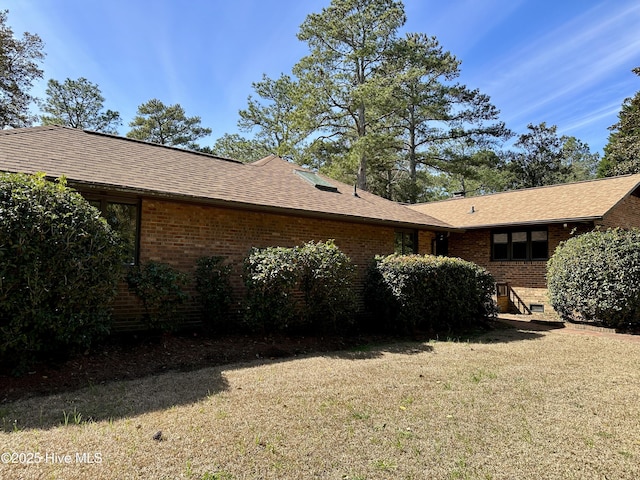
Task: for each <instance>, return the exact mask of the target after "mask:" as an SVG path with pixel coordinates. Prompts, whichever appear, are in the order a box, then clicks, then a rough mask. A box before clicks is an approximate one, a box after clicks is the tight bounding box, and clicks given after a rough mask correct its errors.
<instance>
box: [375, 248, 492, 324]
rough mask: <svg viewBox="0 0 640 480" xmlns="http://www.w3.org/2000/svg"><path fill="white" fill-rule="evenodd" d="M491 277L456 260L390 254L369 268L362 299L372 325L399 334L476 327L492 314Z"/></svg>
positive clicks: (466, 263) (477, 268) (429, 256)
mask: <svg viewBox="0 0 640 480" xmlns="http://www.w3.org/2000/svg"><path fill="white" fill-rule="evenodd" d="M494 291H495V281H494V279H493V277H492V276H491V274H489V273H488V272H487V271H486V270H484V269H483V268H481V267H479V266H478V265H476V264H474V263H471V262H466V261H464V260H460V259H458V258H448V257H436V256H431V255H427V256H421V255H390V256H388V257H378V258H376V260H375V262H374V264H373V265H372V266H371V268H370V269H369V274H368V277H367V284H366V287H365V303H366V305H367V308H368V310H369V312H370V314H371V317H372V318H373V319H374V320H373V321H374V325H375V326H377V327H378V328H382V329H384V330H391V331H399V332H413V331H415V330H416V329H417V330H438V331H443V330H451V329H461V328H468V327H474V326H478V325H480V324H481V323H483V322H485V321H486V320H487V319H489V318H492V317H493V316H495V313H496V307H495V303H494V301H493V292H494Z"/></svg>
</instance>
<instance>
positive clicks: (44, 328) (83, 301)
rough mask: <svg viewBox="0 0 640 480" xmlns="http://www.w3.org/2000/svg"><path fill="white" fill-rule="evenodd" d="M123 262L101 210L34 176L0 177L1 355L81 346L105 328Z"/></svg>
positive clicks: (31, 355) (30, 355) (18, 359)
mask: <svg viewBox="0 0 640 480" xmlns="http://www.w3.org/2000/svg"><path fill="white" fill-rule="evenodd" d="M121 266H122V248H121V243H120V240H119V239H118V237H117V235H116V234H115V232H113V230H112V229H111V228H110V227H109V225H108V224H107V222H106V221H105V220H104V219H103V218H101V217H100V212H99V211H98V210H97V209H95V208H94V207H92V206H91V205H89V203H88V202H87V201H85V200H84V199H83V198H82V196H80V195H79V194H78V193H76V192H73V191H72V190H71V189H69V188H68V187H66V185H65V182H64V179H61V180H58V181H57V182H56V183H54V182H49V181H47V180H45V178H44V174H39V175H36V176H27V175H2V176H0V358H2V357H4V359H5V360H8V359H10V358H11V359H13V360H14V361H15V363H16V364H18V363H21V364H23V365H27V364H28V363H30V362H32V361H33V360H34V359H35V357H36V356H37V355H38V354H39V353H50V352H60V351H64V350H65V349H68V350H73V349H74V348H86V347H88V346H89V345H90V344H91V342H92V341H93V340H94V339H95V338H96V337H98V336H99V335H102V334H105V333H107V332H108V330H109V326H110V315H109V303H110V301H111V299H112V298H113V296H114V295H115V293H116V286H117V283H118V281H119V280H120V278H121V277H120V274H121Z"/></svg>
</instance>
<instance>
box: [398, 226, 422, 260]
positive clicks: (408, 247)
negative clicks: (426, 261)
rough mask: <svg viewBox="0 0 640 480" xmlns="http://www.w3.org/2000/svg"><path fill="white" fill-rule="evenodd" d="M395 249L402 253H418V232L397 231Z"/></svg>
mask: <svg viewBox="0 0 640 480" xmlns="http://www.w3.org/2000/svg"><path fill="white" fill-rule="evenodd" d="M394 251H395V253H400V254H402V255H409V254H412V253H418V232H417V231H415V230H413V231H412V230H407V231H397V232H396V241H395V249H394Z"/></svg>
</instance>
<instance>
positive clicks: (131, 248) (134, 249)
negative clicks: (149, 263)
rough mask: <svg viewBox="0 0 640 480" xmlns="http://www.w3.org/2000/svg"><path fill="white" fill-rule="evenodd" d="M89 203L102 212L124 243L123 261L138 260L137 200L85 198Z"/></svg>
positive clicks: (134, 261) (132, 262)
mask: <svg viewBox="0 0 640 480" xmlns="http://www.w3.org/2000/svg"><path fill="white" fill-rule="evenodd" d="M87 200H88V201H89V203H90V204H91V205H93V206H94V207H96V208H97V209H98V210H100V211H101V212H102V216H103V217H104V218H105V220H107V222H108V223H109V225H110V226H111V228H113V229H114V230H115V231H116V232H118V235H120V238H121V239H122V241H123V243H124V249H125V263H128V264H131V265H134V264H136V263H137V261H138V223H139V222H138V211H139V209H138V202H137V200H123V199H116V198H109V197H106V198H93V197H89V196H88V198H87Z"/></svg>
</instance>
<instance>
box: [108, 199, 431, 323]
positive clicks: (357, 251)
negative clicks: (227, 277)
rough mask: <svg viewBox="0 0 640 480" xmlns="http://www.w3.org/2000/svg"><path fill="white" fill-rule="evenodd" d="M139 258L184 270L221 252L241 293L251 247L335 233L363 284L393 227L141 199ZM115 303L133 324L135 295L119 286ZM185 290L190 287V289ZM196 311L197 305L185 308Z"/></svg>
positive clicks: (422, 243)
mask: <svg viewBox="0 0 640 480" xmlns="http://www.w3.org/2000/svg"><path fill="white" fill-rule="evenodd" d="M141 219H142V220H141V225H140V262H141V263H142V264H144V263H146V262H148V261H157V262H164V263H168V264H170V265H172V266H174V267H176V268H177V269H179V270H181V271H183V272H187V273H190V272H193V271H194V269H195V263H196V260H197V259H198V258H200V257H202V256H210V255H220V256H224V257H226V258H227V259H228V262H229V263H230V264H231V265H232V286H233V289H234V294H235V297H236V299H238V300H240V299H241V298H242V296H243V293H244V286H243V283H242V279H241V273H242V262H243V260H244V258H245V257H246V256H247V255H248V254H249V251H250V249H251V247H270V246H282V247H293V246H295V245H301V244H303V243H305V242H308V241H311V240H313V241H325V240H328V239H334V240H335V243H336V245H337V246H338V247H339V248H340V249H341V250H342V251H343V252H344V253H346V254H347V255H348V256H349V257H350V258H351V261H352V262H353V263H354V264H355V265H356V267H357V273H358V277H357V278H358V285H357V288H358V289H360V288H361V287H362V282H363V280H364V277H365V274H366V270H367V267H368V265H369V263H370V261H371V260H372V258H373V257H374V256H375V255H387V254H389V253H393V249H394V237H395V230H394V228H393V227H386V226H376V225H366V224H360V223H350V222H342V221H335V220H325V219H311V218H305V217H295V216H289V215H276V214H271V213H260V212H251V211H241V210H233V209H225V208H218V207H212V206H203V205H196V204H189V203H178V202H169V201H161V200H155V199H153V200H150V199H144V200H143V201H142V207H141ZM433 238H434V234H433V233H431V232H420V233H419V239H418V245H419V249H420V253H430V252H431V241H432V239H433ZM121 293H122V294H121V295H120V296H119V298H118V300H117V302H116V305H115V315H116V318H117V319H118V323H119V325H120V327H121V328H131V327H133V326H134V322H133V319H134V318H136V317H137V316H139V315H140V314H141V313H142V312H141V309H140V305H139V303H138V301H137V299H136V298H135V297H133V296H132V295H131V294H128V293H127V292H126V288H123V289H122V292H121ZM190 293H193V290H192V289H191V291H190ZM185 313H186V314H187V316H189V317H192V318H194V317H196V316H197V305H196V304H195V303H194V302H191V304H190V305H188V306H187V308H186V309H185Z"/></svg>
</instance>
